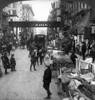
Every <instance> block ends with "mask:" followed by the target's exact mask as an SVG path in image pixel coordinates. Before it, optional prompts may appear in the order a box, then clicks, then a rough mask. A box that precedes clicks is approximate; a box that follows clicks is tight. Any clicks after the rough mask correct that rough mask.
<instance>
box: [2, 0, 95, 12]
mask: <svg viewBox="0 0 95 100" xmlns="http://www.w3.org/2000/svg"><path fill="white" fill-rule="evenodd" d="M18 1H36V0H0V10H2V9H3V8H4V7H6V6H7V5H8V4H10V3H13V2H18ZM42 1H48V0H42ZM64 1H74V2H77V1H79V2H84V3H87V4H88V5H90V7H91V8H92V9H93V11H94V12H95V0H64Z"/></svg>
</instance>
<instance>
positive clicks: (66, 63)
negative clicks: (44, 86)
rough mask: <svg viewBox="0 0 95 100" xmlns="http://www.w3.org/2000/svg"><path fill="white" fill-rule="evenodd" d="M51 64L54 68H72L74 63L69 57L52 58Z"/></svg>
mask: <svg viewBox="0 0 95 100" xmlns="http://www.w3.org/2000/svg"><path fill="white" fill-rule="evenodd" d="M53 66H54V68H55V69H58V68H62V67H66V68H72V67H73V66H74V65H73V63H72V61H71V60H70V58H66V57H63V58H53Z"/></svg>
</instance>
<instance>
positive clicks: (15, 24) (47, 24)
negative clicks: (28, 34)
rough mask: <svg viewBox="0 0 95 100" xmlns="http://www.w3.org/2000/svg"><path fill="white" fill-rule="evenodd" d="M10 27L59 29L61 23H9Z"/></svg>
mask: <svg viewBox="0 0 95 100" xmlns="http://www.w3.org/2000/svg"><path fill="white" fill-rule="evenodd" d="M9 26H10V27H60V26H61V22H57V21H20V22H17V21H11V22H9Z"/></svg>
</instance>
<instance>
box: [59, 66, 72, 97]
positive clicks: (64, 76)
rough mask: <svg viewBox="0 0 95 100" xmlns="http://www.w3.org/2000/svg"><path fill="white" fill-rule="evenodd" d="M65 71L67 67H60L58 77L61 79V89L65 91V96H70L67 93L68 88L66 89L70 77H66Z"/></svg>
mask: <svg viewBox="0 0 95 100" xmlns="http://www.w3.org/2000/svg"><path fill="white" fill-rule="evenodd" d="M66 71H67V69H66V68H63V69H62V74H61V75H59V77H58V78H59V79H61V81H62V90H63V91H64V92H66V95H67V97H70V95H69V89H68V85H69V83H70V78H69V77H68V74H67V72H66Z"/></svg>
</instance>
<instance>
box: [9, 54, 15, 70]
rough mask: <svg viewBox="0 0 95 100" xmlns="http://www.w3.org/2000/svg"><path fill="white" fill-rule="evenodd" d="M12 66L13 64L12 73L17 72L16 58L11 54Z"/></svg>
mask: <svg viewBox="0 0 95 100" xmlns="http://www.w3.org/2000/svg"><path fill="white" fill-rule="evenodd" d="M10 64H11V71H16V70H15V66H16V60H15V58H14V54H11V58H10Z"/></svg>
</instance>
